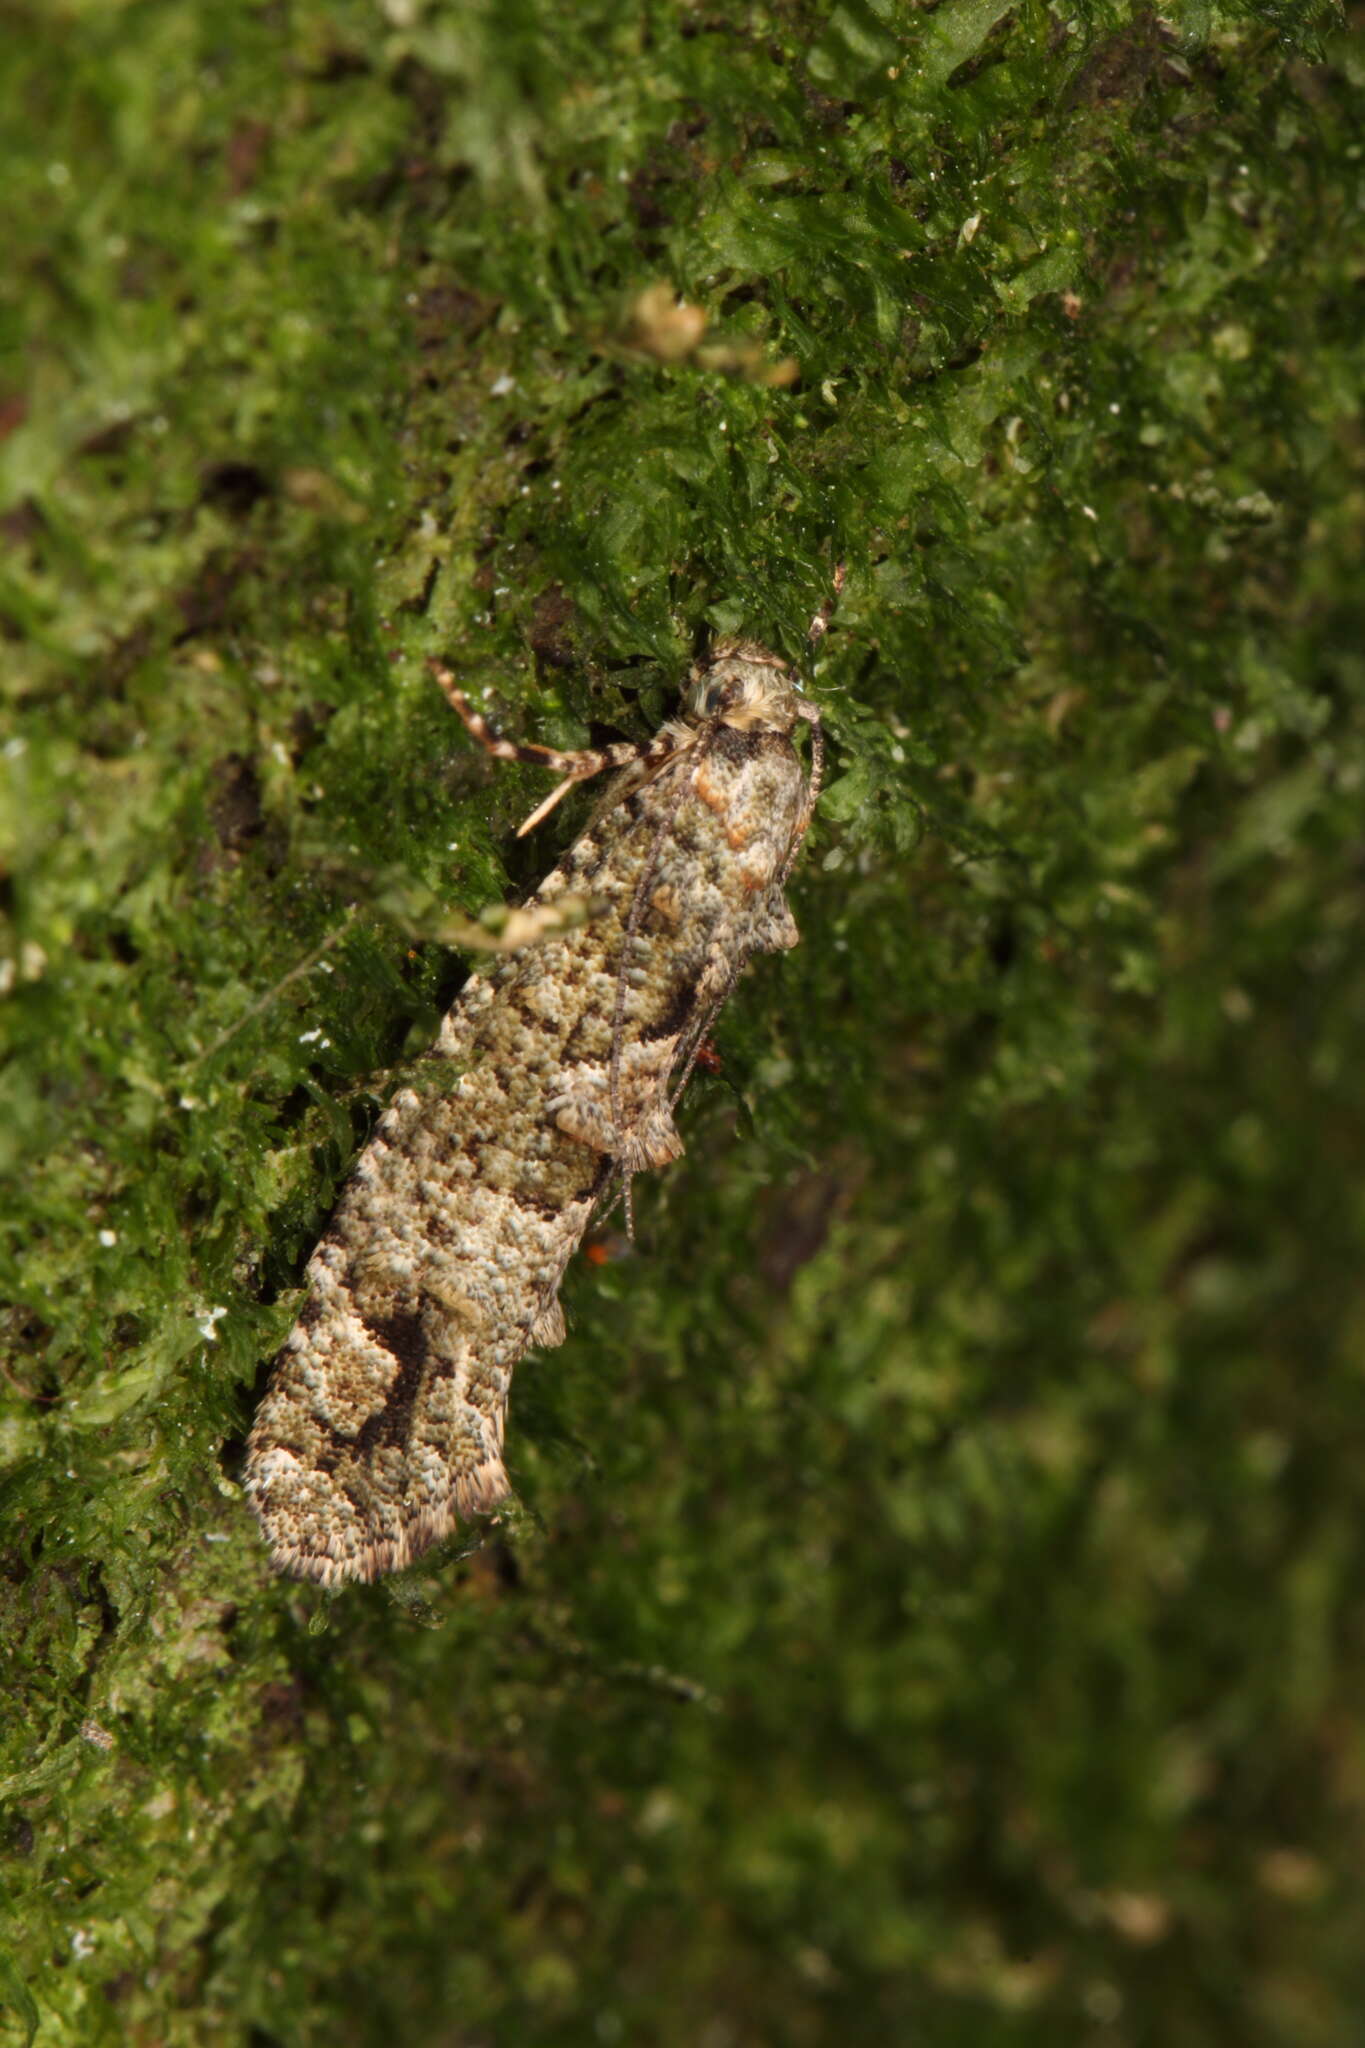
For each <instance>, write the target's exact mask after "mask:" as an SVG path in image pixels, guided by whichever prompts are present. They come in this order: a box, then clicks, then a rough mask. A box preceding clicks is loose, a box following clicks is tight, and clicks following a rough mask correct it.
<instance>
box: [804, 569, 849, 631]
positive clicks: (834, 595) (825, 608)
mask: <svg viewBox="0 0 1365 2048" xmlns="http://www.w3.org/2000/svg"><path fill="white" fill-rule="evenodd" d="M847 577H848V564H847V563H846V562H836V564H835V567H834V584H833V587H832V589H831V590H830V594H829V596H828V597H827V598H826V599H825V601H824V603H823V604H822V605H821V607H820V609H819V611H818V612H817V613H816V614H815V617H814V618H813V619H812V620H811V622H810V631H809V633H808V634H807V635H806V639H807V641H808V643H809V645H810V646H811V648H812V649H814V648H816V647H818V646H819V644H820V642H821V641H822V640H823V639H824V637H825V635H826V633H828V631H829V622H830V617H831V615H832V613H833V611H834V607H835V605H836V604H838V602H839V597H840V594H841V592H842V591H843V587H844V583H845V581H846V580H847Z"/></svg>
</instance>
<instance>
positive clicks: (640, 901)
mask: <svg viewBox="0 0 1365 2048" xmlns="http://www.w3.org/2000/svg"><path fill="white" fill-rule="evenodd" d="M719 730H720V727H719V726H718V725H717V726H714V727H712V728H711V729H710V730H708V731H706V732H704V733H703V734H702V735H701V737H700V738H699V739H698V740H697V741H696V743H695V747H694V750H693V752H694V765H695V763H696V762H698V761H700V760H701V759H702V758H704V756H705V755H706V754H707V753H709V751H710V749H711V746H712V744H713V743H714V740H715V737H716V734H717V732H719ZM675 751H676V749H675ZM686 788H687V778H686V776H679V778H678V786H677V788H676V789H675V790H674V792H673V795H672V798H671V800H670V802H669V804H668V807H667V809H666V810H665V811H664V814H663V816H662V817H661V818H660V820H659V825H658V830H657V831H656V832H655V834H654V840H653V843H652V845H651V846H650V849H649V854H648V856H647V858H646V860H645V864H644V866H643V868H642V869H641V871H640V879H639V881H638V882H637V883H636V885H635V893H634V895H633V896H632V897H631V899H630V910H629V912H628V914H627V916H626V927H625V930H624V931H623V932H622V934H621V961H620V965H619V966H618V968H617V970H616V1008H615V1011H614V1012H613V1015H612V1024H611V1063H610V1068H609V1072H608V1080H607V1099H608V1102H609V1103H610V1105H611V1121H612V1126H613V1128H614V1130H615V1132H616V1138H617V1142H618V1144H620V1142H621V1136H622V1130H621V1126H622V1117H621V1042H622V1038H623V1036H624V1033H625V1028H626V987H627V983H626V969H627V967H628V965H629V963H630V954H631V946H630V942H631V940H632V939H633V938H634V937H635V934H636V933H637V932H638V931H639V929H640V926H641V925H642V924H643V923H644V915H645V904H646V903H647V902H648V900H649V892H650V890H651V889H652V888H653V886H654V877H655V876H656V875H657V873H658V872H659V860H660V856H661V855H662V853H663V850H664V845H665V843H666V841H667V839H668V834H669V830H670V828H671V826H672V824H673V819H674V817H675V816H676V814H677V809H678V806H679V804H680V803H681V802H682V799H683V794H684V792H685V790H686ZM621 1177H622V1183H623V1186H624V1190H625V1202H626V1223H627V1230H628V1234H629V1235H630V1236H631V1237H632V1238H633V1237H634V1235H635V1231H634V1217H635V1210H634V1204H633V1202H632V1200H631V1192H630V1183H631V1174H630V1171H629V1169H628V1168H625V1167H623V1168H622V1170H621Z"/></svg>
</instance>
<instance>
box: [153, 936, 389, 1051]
mask: <svg viewBox="0 0 1365 2048" xmlns="http://www.w3.org/2000/svg"><path fill="white" fill-rule="evenodd" d="M355 916H356V906H355V904H354V903H353V904H352V905H351V907H350V909H349V910H348V911H347V912H346V915H345V917H344V918H343V919H342V921H341V923H340V924H339V925H338V926H337V927H336V929H335V930H334V931H330V932H328V934H327V936H326V938H325V939H324V940H323V941H322V944H321V945H320V946H314V948H313V950H312V952H311V953H309V954H307V955H306V956H305V957H304V958H303V959H302V960H300V961H299V962H298V964H297V966H294V967H291V968H290V970H289V972H288V973H287V974H282V975H281V976H280V978H279V980H278V981H277V982H276V983H275V985H274V987H273V988H268V989H267V990H266V992H265V994H264V995H262V996H258V997H257V998H256V1000H255V1002H254V1003H252V1004H250V1005H249V1007H248V1008H247V1009H245V1010H243V1012H242V1014H241V1016H240V1017H238V1018H237V1019H236V1021H235V1022H234V1023H232V1024H229V1025H228V1027H227V1030H226V1031H220V1032H219V1034H218V1036H217V1038H215V1039H214V1041H213V1043H212V1045H209V1046H206V1047H205V1048H204V1050H203V1052H197V1053H196V1054H195V1055H194V1058H193V1059H192V1060H190V1061H188V1062H187V1064H188V1065H189V1066H191V1067H197V1066H199V1065H200V1064H201V1063H202V1062H203V1061H204V1060H211V1059H212V1058H213V1056H214V1054H215V1053H219V1052H221V1051H222V1050H223V1047H224V1046H225V1045H226V1044H228V1042H229V1041H230V1040H231V1039H233V1038H235V1037H236V1036H237V1033H238V1032H239V1031H241V1030H243V1029H244V1028H245V1026H246V1025H248V1024H250V1023H251V1021H252V1019H253V1018H255V1017H259V1016H260V1014H261V1012H262V1010H268V1009H269V1008H270V1005H271V1004H272V1003H273V1002H274V1000H275V998H276V996H279V995H282V994H283V993H284V991H285V989H287V988H288V986H289V984H290V982H291V981H298V980H299V979H300V978H301V977H302V976H303V975H305V974H308V973H310V972H311V970H312V969H313V968H314V967H316V966H317V964H318V962H319V960H321V958H322V956H323V954H324V953H330V952H331V950H332V948H333V946H335V945H337V944H338V943H339V942H340V941H341V940H342V939H343V938H344V937H345V935H346V933H347V932H348V931H349V930H350V928H351V925H352V924H353V923H354V922H355Z"/></svg>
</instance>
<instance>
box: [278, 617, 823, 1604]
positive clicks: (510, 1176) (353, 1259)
mask: <svg viewBox="0 0 1365 2048" xmlns="http://www.w3.org/2000/svg"><path fill="white" fill-rule="evenodd" d="M817 626H818V627H819V628H820V630H823V621H817ZM812 637H813V638H814V637H817V635H816V628H815V627H813V628H812ZM437 675H438V679H439V680H440V682H441V684H442V687H443V688H444V689H445V692H446V695H447V696H448V698H449V699H450V701H451V703H452V704H453V705H454V707H455V709H456V710H457V711H458V712H459V714H460V716H461V717H462V718H463V719H464V722H465V724H466V725H467V726H468V728H469V729H470V731H471V732H472V733H473V734H474V736H475V737H476V738H477V739H478V740H479V741H480V742H481V744H482V745H483V746H484V747H486V748H487V750H488V752H489V753H491V754H493V755H495V756H497V757H498V758H499V759H502V760H517V761H531V762H536V763H539V764H540V765H542V766H544V767H548V768H552V769H555V770H557V771H558V772H559V774H560V775H561V776H562V778H563V780H562V781H561V782H560V784H559V785H558V787H557V788H556V789H555V790H554V791H552V793H551V795H550V796H549V797H547V799H546V800H545V802H544V803H543V804H541V805H540V806H538V808H537V810H536V811H535V812H533V814H532V816H531V817H530V818H528V819H527V821H526V825H525V826H524V827H523V828H522V829H523V830H527V829H529V828H530V827H531V826H532V825H534V824H536V823H538V822H539V821H540V819H541V818H542V817H544V816H545V815H546V813H547V812H548V811H549V810H550V809H552V808H553V806H554V804H555V803H556V802H558V800H559V798H560V797H561V796H563V795H564V794H565V792H566V791H567V790H569V789H571V788H572V787H573V786H574V785H575V784H576V783H578V782H582V781H585V780H586V779H587V778H589V777H590V776H593V775H597V774H599V773H600V772H601V771H602V770H604V769H607V768H615V769H616V770H617V771H618V772H617V774H616V776H615V778H614V779H613V780H612V782H611V783H610V784H609V786H608V787H607V790H606V794H605V796H604V797H603V798H602V800H601V801H600V803H599V804H598V806H597V809H596V811H595V812H594V813H593V815H592V817H591V818H590V820H589V823H588V825H587V827H586V829H585V830H584V831H583V832H582V834H581V835H580V836H579V838H578V839H576V840H575V841H574V843H573V845H572V846H571V847H570V848H569V851H568V852H567V853H566V854H565V855H564V857H563V859H562V860H561V861H560V863H559V865H558V866H557V867H556V868H555V869H554V871H553V873H551V874H550V875H548V876H547V877H546V879H545V880H544V882H542V883H541V885H540V888H539V890H538V891H537V892H536V895H535V897H534V899H533V902H532V905H531V906H528V908H534V909H536V910H538V911H543V912H545V913H546V918H545V923H546V929H547V930H548V931H550V932H551V933H552V934H553V935H552V936H549V937H545V938H543V939H541V940H540V941H539V942H537V943H535V944H532V945H529V946H527V947H526V948H525V949H524V950H523V951H521V952H519V953H516V954H513V955H511V956H510V957H508V958H505V959H503V960H501V961H500V962H499V963H498V964H497V965H496V966H494V967H493V968H492V969H491V970H490V971H489V972H487V973H476V974H474V975H472V976H471V977H470V979H469V980H468V982H466V984H465V986H464V988H463V990H462V991H461V994H460V997H459V999H458V1001H457V1002H456V1004H455V1006H454V1008H453V1009H452V1010H451V1011H450V1013H449V1014H448V1015H447V1017H446V1019H445V1021H444V1023H443V1024H442V1026H441V1030H440V1034H439V1036H438V1038H437V1040H436V1043H435V1045H434V1046H433V1047H432V1049H431V1051H430V1053H429V1054H428V1055H427V1056H426V1058H425V1060H424V1061H423V1062H422V1063H421V1065H420V1066H419V1068H418V1070H417V1072H416V1074H415V1075H414V1077H413V1081H412V1084H411V1085H409V1086H407V1087H404V1088H403V1089H402V1090H401V1091H400V1092H399V1093H398V1094H397V1095H396V1096H395V1097H394V1099H393V1101H392V1103H391V1104H390V1106H389V1108H388V1109H387V1111H386V1112H385V1114H384V1116H383V1117H382V1118H381V1120H380V1122H379V1124H378V1126H377V1128H376V1130H375V1133H374V1136H373V1137H372V1138H371V1140H370V1142H369V1144H368V1145H367V1146H366V1148H365V1150H364V1151H363V1152H362V1153H361V1155H360V1157H359V1159H358V1160H357V1162H356V1165H355V1168H354V1171H353V1172H352V1175H351V1178H350V1180H349V1182H348V1183H347V1186H346V1188H345V1190H344V1191H343V1193H342V1196H341V1200H340V1203H339V1204H338V1207H337V1210H336V1213H335V1215H334V1216H333V1218H332V1221H331V1224H330V1226H329V1228H328V1230H327V1232H326V1234H325V1236H324V1237H323V1239H322V1241H321V1243H320V1244H319V1245H318V1247H317V1249H316V1251H315V1252H314V1253H313V1256H312V1258H311V1259H310V1260H309V1263H308V1269H307V1275H306V1278H307V1285H308V1294H307V1299H306V1300H305V1302H304V1304H303V1308H302V1311H301V1313H300V1315H299V1319H298V1322H297V1324H296V1325H295V1327H294V1330H293V1332H292V1334H291V1335H290V1337H289V1338H288V1340H287V1342H286V1343H285V1345H284V1348H283V1350H282V1351H281V1352H280V1354H279V1357H278V1359H277V1360H276V1363H275V1369H274V1375H273V1378H272V1380H271V1383H270V1385H269V1388H268V1390H267V1392H266V1395H265V1398H264V1400H263V1401H262V1403H261V1407H260V1410H259V1412H258V1414H257V1417H256V1422H255V1426H254V1428H253V1429H252V1432H251V1438H250V1442H249V1445H248V1450H247V1460H246V1468H245V1473H244V1484H245V1488H246V1492H247V1495H248V1498H249V1499H250V1502H251V1505H252V1507H253V1508H254V1510H255V1512H256V1515H257V1517H258V1519H259V1521H260V1524H261V1527H262V1530H263V1531H264V1534H265V1537H266V1540H267V1542H268V1543H269V1545H270V1548H271V1551H272V1553H273V1558H274V1562H275V1563H276V1565H277V1566H278V1567H279V1568H280V1569H281V1570H283V1571H286V1572H290V1573H293V1574H295V1575H297V1576H299V1577H303V1578H310V1579H316V1580H319V1581H320V1582H321V1583H322V1584H324V1585H336V1584H338V1583H340V1582H342V1581H343V1580H347V1579H374V1578H377V1577H378V1576H379V1575H380V1574H381V1573H383V1572H388V1571H395V1570H398V1569H400V1568H401V1567H402V1566H404V1565H406V1564H409V1563H410V1562H411V1561H412V1560H413V1559H414V1558H416V1557H418V1556H420V1555H421V1553H422V1552H423V1551H424V1550H426V1549H427V1548H428V1546H429V1545H430V1544H432V1543H435V1542H437V1541H438V1540H439V1539H440V1538H442V1537H444V1536H446V1535H447V1534H449V1532H450V1531H451V1530H452V1528H453V1527H454V1526H455V1525H456V1523H457V1522H459V1521H462V1520H465V1519H467V1518H468V1517H470V1516H472V1515H474V1514H477V1513H479V1512H481V1511H484V1510H486V1509H489V1508H491V1507H493V1506H495V1505H496V1504H497V1502H498V1501H499V1500H500V1499H502V1497H503V1496H504V1495H505V1494H506V1493H507V1491H508V1480H507V1474H506V1472H505V1470H504V1468H503V1460H502V1451H503V1432H504V1425H505V1420H506V1413H507V1396H508V1389H509V1386H510V1384H511V1378H512V1372H513V1368H514V1367H515V1366H516V1364H517V1361H518V1360H519V1359H520V1358H521V1356H522V1354H523V1353H524V1352H525V1351H526V1350H527V1349H528V1348H530V1347H532V1346H536V1347H543V1346H550V1345H555V1344H559V1343H561V1342H562V1341H563V1338H564V1335H565V1327H564V1316H563V1312H562V1310H561V1308H560V1305H559V1284H560V1280H561V1278H562V1276H563V1273H564V1268H565V1266H566V1264H567V1263H568V1260H569V1258H570V1257H571V1256H572V1254H573V1252H574V1251H575V1249H576V1248H577V1246H578V1244H579V1242H580V1240H581V1239H582V1237H583V1233H584V1231H585V1230H586V1229H587V1226H588V1224H589V1222H590V1220H591V1218H592V1216H593V1214H594V1212H595V1211H597V1210H599V1209H600V1208H602V1207H603V1206H605V1205H606V1204H607V1202H608V1201H609V1199H610V1198H611V1197H613V1196H614V1195H615V1194H616V1192H617V1191H618V1190H623V1191H624V1195H625V1199H626V1203H627V1217H628V1218H629V1214H630V1210H629V1199H630V1183H631V1178H632V1176H633V1175H634V1174H637V1173H640V1172H642V1171H644V1170H645V1169H646V1168H649V1167H658V1166H664V1165H666V1164H667V1163H668V1162H669V1161H670V1160H673V1159H676V1158H677V1157H678V1155H679V1154H680V1153H681V1151H682V1149H683V1147H682V1139H681V1138H680V1137H679V1135H678V1131H677V1127H676V1125H675V1123H674V1110H675V1109H676V1107H677V1103H678V1099H679V1097H680V1096H681V1094H682V1092H683V1089H684V1088H685V1086H686V1084H687V1080H688V1077H689V1075H690V1074H691V1072H692V1068H693V1066H694V1064H695V1063H696V1061H697V1059H698V1058H699V1056H701V1054H702V1049H703V1047H704V1045H705V1042H706V1035H707V1032H708V1030H709V1028H710V1026H711V1023H712V1020H713V1019H714V1017H715V1015H716V1013H717V1011H718V1010H719V1009H720V1006H721V1004H722V1003H723V1002H724V1001H725V999H726V997H727V996H728V995H729V993H730V990H731V989H732V988H733V987H734V984H735V981H736V979H737V978H738V976H739V975H740V973H741V972H742V971H743V969H744V966H745V964H746V962H747V961H748V960H749V958H750V956H751V955H752V954H754V953H767V952H781V951H783V950H784V949H785V948H787V947H789V946H794V945H795V944H796V942H797V931H796V926H795V924H794V923H793V921H792V916H791V912H790V910H789V909H788V907H787V902H786V897H785V893H784V890H785V884H786V881H787V877H788V875H789V874H790V872H791V867H792V863H793V862H794V860H795V859H796V856H797V853H798V851H799V849H800V846H801V842H802V840H803V839H804V837H805V834H806V830H807V827H808V826H809V824H810V820H811V814H812V810H813V808H814V805H815V801H816V797H817V795H818V793H819V787H820V776H821V769H822V763H823V743H822V738H821V727H820V714H819V711H818V708H817V707H816V705H815V704H814V703H812V702H811V701H810V700H809V699H808V698H807V697H805V696H803V695H802V694H801V692H800V690H799V689H798V687H797V682H796V678H795V674H794V671H793V670H792V669H791V667H790V666H789V665H788V663H787V662H785V661H784V660H783V659H782V658H781V657H780V656H778V655H776V654H772V653H770V652H769V651H768V650H767V649H766V648H764V647H761V646H759V645H757V643H755V642H753V641H748V640H727V641H723V642H721V643H719V644H718V645H716V646H715V647H714V648H713V650H712V651H711V653H710V655H709V656H708V657H707V658H705V659H704V660H702V661H700V662H699V663H697V664H696V665H695V666H694V668H693V670H692V673H691V677H690V680H689V686H688V689H687V691H686V695H685V697H684V700H683V705H682V712H681V716H680V717H678V718H675V719H671V720H669V721H668V722H667V723H666V724H665V725H664V726H663V727H662V728H661V729H660V731H659V732H658V733H657V734H656V735H655V737H654V738H653V739H652V740H650V741H649V742H648V743H646V744H644V745H642V746H638V747H637V746H632V745H624V744H623V745H619V746H613V747H608V748H605V749H602V750H592V751H585V752H582V753H559V752H556V751H555V750H553V749H551V748H546V747H537V746H522V745H517V744H515V743H513V742H511V741H508V740H503V739H499V738H497V737H495V736H494V734H493V733H492V732H491V731H490V730H489V728H488V726H487V725H486V724H485V722H484V720H483V719H482V718H481V717H480V716H479V714H478V713H477V712H475V711H474V710H473V709H472V708H471V707H470V705H469V704H468V703H467V702H466V701H465V699H464V698H463V696H462V695H461V694H460V692H459V691H458V690H457V689H456V687H455V684H454V680H453V678H452V677H451V676H450V675H449V674H448V673H447V672H446V671H444V670H439V669H438V670H437ZM803 721H804V722H805V723H807V724H808V725H809V727H810V732H811V748H810V753H811V767H810V772H809V774H808V773H807V771H806V769H805V767H804V766H803V764H802V760H801V756H800V754H799V753H798V751H797V749H796V746H795V744H794V740H793V735H794V732H795V729H796V727H797V725H798V724H800V723H802V722H803ZM571 897H572V898H575V899H587V900H589V901H590V902H591V903H592V905H593V908H594V915H593V916H592V917H591V918H590V919H589V921H588V922H586V923H579V924H578V925H576V926H574V927H572V928H570V929H568V930H561V929H558V928H557V926H556V922H555V917H554V910H555V906H556V904H557V903H559V902H560V901H561V899H567V898H571Z"/></svg>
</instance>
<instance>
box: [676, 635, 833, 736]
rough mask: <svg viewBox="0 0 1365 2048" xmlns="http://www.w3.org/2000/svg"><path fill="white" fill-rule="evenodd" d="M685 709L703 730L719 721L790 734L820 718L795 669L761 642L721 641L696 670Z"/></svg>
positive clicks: (694, 670) (743, 727)
mask: <svg viewBox="0 0 1365 2048" xmlns="http://www.w3.org/2000/svg"><path fill="white" fill-rule="evenodd" d="M683 710H684V712H685V714H686V716H687V717H688V718H689V719H691V720H692V721H693V723H695V724H698V725H706V724H710V723H711V721H712V720H719V722H720V723H721V724H722V725H733V726H738V727H739V728H740V729H741V730H746V731H750V732H780V733H788V732H790V731H791V729H792V727H793V726H794V725H795V724H796V723H797V722H798V720H800V719H803V718H813V717H815V716H816V715H817V714H816V711H815V706H814V705H813V704H811V703H809V702H808V701H807V699H806V698H804V697H803V696H802V695H801V693H800V691H799V690H798V689H797V687H796V683H795V680H794V678H793V676H792V671H791V668H790V666H789V664H788V663H787V662H785V661H783V659H782V657H781V656H780V655H778V654H770V653H769V652H768V649H767V648H766V647H760V646H759V644H758V642H757V641H756V640H720V641H717V643H716V645H715V646H714V647H713V648H712V649H711V652H710V654H709V655H708V656H707V657H706V659H705V660H703V661H699V662H698V663H697V664H696V666H695V667H694V668H693V670H692V678H691V682H690V683H689V685H688V690H687V695H686V697H685V698H684V700H683Z"/></svg>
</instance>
